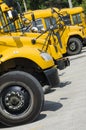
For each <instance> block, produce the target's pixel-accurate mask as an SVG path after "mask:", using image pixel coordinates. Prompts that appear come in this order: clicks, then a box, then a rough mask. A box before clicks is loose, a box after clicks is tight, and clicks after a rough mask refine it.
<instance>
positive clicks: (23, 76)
mask: <svg viewBox="0 0 86 130" xmlns="http://www.w3.org/2000/svg"><path fill="white" fill-rule="evenodd" d="M43 102H44V94H43V90H42V86H41V85H40V83H39V82H38V81H37V80H36V79H35V78H34V77H33V76H32V75H30V74H28V73H26V72H22V71H12V72H8V73H6V74H4V75H2V76H1V77H0V120H1V122H3V123H4V124H6V125H8V126H12V125H19V124H23V123H26V122H32V121H34V120H35V119H36V118H37V117H38V115H39V114H40V112H41V109H42V107H43Z"/></svg>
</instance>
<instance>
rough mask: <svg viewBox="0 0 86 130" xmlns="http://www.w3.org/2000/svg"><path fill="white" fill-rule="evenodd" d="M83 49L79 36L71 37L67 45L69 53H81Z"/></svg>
mask: <svg viewBox="0 0 86 130" xmlns="http://www.w3.org/2000/svg"><path fill="white" fill-rule="evenodd" d="M81 50H82V42H81V41H80V39H78V38H74V37H73V38H70V39H69V42H68V47H67V54H68V55H76V54H79V53H80V52H81Z"/></svg>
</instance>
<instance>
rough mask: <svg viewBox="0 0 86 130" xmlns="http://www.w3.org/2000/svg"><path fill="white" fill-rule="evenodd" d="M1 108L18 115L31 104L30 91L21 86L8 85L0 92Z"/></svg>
mask: <svg viewBox="0 0 86 130" xmlns="http://www.w3.org/2000/svg"><path fill="white" fill-rule="evenodd" d="M1 96H2V106H1V107H2V109H3V107H4V109H5V111H6V112H7V113H9V114H14V115H18V114H21V113H23V112H24V111H25V110H26V109H27V108H29V107H30V105H31V95H30V93H29V92H28V91H27V90H26V89H25V88H23V87H21V86H10V87H7V88H5V89H3V91H2V92H1Z"/></svg>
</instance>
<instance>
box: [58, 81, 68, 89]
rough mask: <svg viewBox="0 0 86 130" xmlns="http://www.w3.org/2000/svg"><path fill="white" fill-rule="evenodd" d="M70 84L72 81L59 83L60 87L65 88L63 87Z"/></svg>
mask: <svg viewBox="0 0 86 130" xmlns="http://www.w3.org/2000/svg"><path fill="white" fill-rule="evenodd" d="M69 84H71V81H66V82H61V83H60V84H59V87H60V88H63V87H65V86H67V85H69Z"/></svg>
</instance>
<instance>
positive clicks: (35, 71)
mask: <svg viewBox="0 0 86 130" xmlns="http://www.w3.org/2000/svg"><path fill="white" fill-rule="evenodd" d="M13 70H14V71H15V70H20V71H24V72H27V73H30V74H31V75H33V76H34V77H35V78H36V79H37V80H38V81H39V82H40V83H41V85H42V83H44V82H45V81H46V83H47V84H48V80H47V78H46V76H45V74H44V72H43V69H42V68H41V67H40V66H39V65H37V64H36V63H35V62H33V61H32V60H30V59H27V58H21V57H18V58H12V59H9V60H7V61H5V62H2V64H0V74H1V75H2V74H4V73H6V72H9V71H13Z"/></svg>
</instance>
